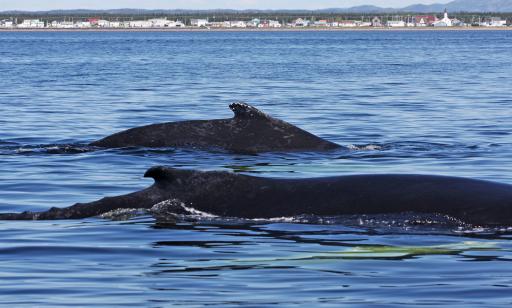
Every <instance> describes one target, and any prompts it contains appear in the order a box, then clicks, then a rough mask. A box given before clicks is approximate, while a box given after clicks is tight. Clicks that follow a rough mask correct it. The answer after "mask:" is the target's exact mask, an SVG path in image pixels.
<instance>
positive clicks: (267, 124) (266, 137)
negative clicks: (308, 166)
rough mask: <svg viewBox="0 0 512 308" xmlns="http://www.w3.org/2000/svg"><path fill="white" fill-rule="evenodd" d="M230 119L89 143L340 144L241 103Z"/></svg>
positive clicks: (253, 148) (238, 147)
mask: <svg viewBox="0 0 512 308" xmlns="http://www.w3.org/2000/svg"><path fill="white" fill-rule="evenodd" d="M229 107H230V108H231V110H232V111H233V112H234V114H235V116H234V117H233V118H231V119H219V120H196V121H182V122H170V123H162V124H153V125H148V126H143V127H137V128H132V129H128V130H126V131H122V132H119V133H116V134H114V135H111V136H108V137H106V138H104V139H101V140H98V141H96V142H93V143H91V145H92V146H98V147H106V148H119V147H131V146H142V147H188V148H199V149H216V148H217V149H223V150H227V151H232V152H237V153H260V152H280V151H325V150H330V149H336V148H339V147H340V146H339V145H337V144H335V143H332V142H329V141H326V140H324V139H322V138H320V137H317V136H315V135H313V134H311V133H308V132H307V131H304V130H302V129H300V128H298V127H296V126H294V125H291V124H289V123H287V122H285V121H282V120H278V119H274V118H272V117H270V116H269V115H266V114H265V113H263V112H261V111H259V110H258V109H256V108H254V107H252V106H250V105H247V104H243V103H233V104H231V105H230V106H229Z"/></svg>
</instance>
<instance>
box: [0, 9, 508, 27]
mask: <svg viewBox="0 0 512 308" xmlns="http://www.w3.org/2000/svg"><path fill="white" fill-rule="evenodd" d="M507 28H508V29H512V22H510V21H508V20H506V19H503V18H502V17H492V16H488V17H484V18H481V17H478V18H475V17H472V18H471V20H465V19H464V18H460V19H459V18H450V17H449V15H448V12H447V11H446V10H445V12H444V14H443V15H442V17H438V16H437V15H407V16H386V17H385V18H384V17H379V16H373V17H366V18H364V17H363V18H361V19H360V20H355V19H351V20H345V19H344V18H339V17H338V18H337V17H331V18H329V19H319V20H313V18H312V19H307V18H297V19H294V20H293V21H291V22H286V21H284V20H281V21H279V20H272V19H259V18H253V19H251V20H248V21H244V20H225V21H209V19H208V18H205V19H189V20H186V21H181V20H179V19H178V20H171V19H168V18H167V17H161V18H149V19H140V20H137V19H134V18H132V19H131V20H124V21H119V20H107V19H101V18H76V17H64V16H62V17H61V18H59V19H41V18H39V19H21V18H8V19H3V20H0V30H113V31H115V30H148V29H149V30H200V31H207V30H281V29H285V30H337V29H342V30H355V29H364V30H369V29H438V30H439V29H457V30H462V29H507Z"/></svg>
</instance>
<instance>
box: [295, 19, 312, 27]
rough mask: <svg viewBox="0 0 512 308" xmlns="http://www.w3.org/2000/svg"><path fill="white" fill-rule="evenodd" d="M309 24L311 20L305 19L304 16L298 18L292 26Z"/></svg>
mask: <svg viewBox="0 0 512 308" xmlns="http://www.w3.org/2000/svg"><path fill="white" fill-rule="evenodd" d="M307 26H309V20H304V19H302V18H297V19H296V20H295V21H294V22H293V23H292V27H307Z"/></svg>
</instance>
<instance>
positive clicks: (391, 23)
mask: <svg viewBox="0 0 512 308" xmlns="http://www.w3.org/2000/svg"><path fill="white" fill-rule="evenodd" d="M386 26H388V27H390V28H401V27H405V21H403V20H388V22H387V23H386Z"/></svg>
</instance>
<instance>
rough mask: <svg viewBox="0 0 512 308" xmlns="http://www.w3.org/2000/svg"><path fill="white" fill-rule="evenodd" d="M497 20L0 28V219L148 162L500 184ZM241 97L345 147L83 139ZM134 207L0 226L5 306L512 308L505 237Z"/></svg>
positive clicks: (114, 191) (509, 116) (217, 112)
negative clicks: (230, 150) (470, 25)
mask: <svg viewBox="0 0 512 308" xmlns="http://www.w3.org/2000/svg"><path fill="white" fill-rule="evenodd" d="M511 50H512V32H509V31H462V32H457V31H447V32H443V31H420V32H412V31H407V32H400V31H397V32H394V31H390V32H268V33H267V32H211V33H202V32H194V33H181V32H178V33H176V32H173V33H162V32H158V33H151V32H145V33H129V32H120V33H117V32H116V33H95V32H87V33H46V32H43V33H31V32H17V33H16V32H8V33H7V32H1V33H0V72H1V74H0V76H1V81H0V108H1V109H0V127H1V129H0V212H11V211H16V212H18V211H25V210H45V209H48V208H50V207H52V206H67V205H70V204H73V203H75V202H88V201H93V200H97V199H99V198H101V197H103V196H107V195H119V194H123V193H127V192H132V191H135V190H138V189H141V188H143V187H146V186H148V185H150V184H151V181H150V180H148V179H144V178H143V177H142V175H143V173H144V171H145V170H146V169H147V168H149V167H151V166H154V165H159V164H164V165H169V166H175V167H184V168H195V169H202V170H230V171H233V172H245V173H249V174H258V175H261V176H271V177H293V178H295V177H312V176H325V175H344V174H361V173H390V172H392V173H425V174H443V175H452V176H465V177H471V178H479V179H486V180H493V181H498V182H504V183H511V184H512V109H511V108H512V98H511V94H510V93H512V82H511V78H512V62H511V61H510V59H511V55H512V54H511ZM237 100H241V101H246V102H248V103H251V104H254V105H256V106H257V107H259V108H261V109H262V110H264V111H266V112H268V113H270V114H272V115H273V116H275V117H279V118H282V119H284V120H286V121H289V122H291V123H294V124H296V125H298V126H300V127H302V128H304V129H307V130H309V131H311V132H313V133H315V134H317V135H320V136H322V137H324V138H327V139H329V140H332V141H334V142H337V143H339V144H341V145H344V146H346V147H348V149H347V150H340V151H336V152H333V153H327V154H313V153H304V154H297V153H295V154H282V153H273V154H262V155H257V156H245V155H231V154H226V153H210V152H206V151H192V150H177V149H153V150H150V149H128V150H127V149H125V150H103V151H88V148H87V147H86V146H84V145H85V144H87V143H88V142H91V141H93V140H96V139H98V138H101V137H103V136H106V135H108V134H111V133H114V132H117V131H119V130H122V129H126V128H130V127H134V126H140V125H143V124H149V123H156V122H164V121H178V120H185V119H211V118H225V117H230V116H231V112H230V111H229V109H228V108H227V105H228V104H229V103H231V102H233V101H237ZM309 222H310V223H308V224H301V223H300V221H299V220H288V221H279V220H276V221H203V222H199V223H189V222H182V223H178V224H163V223H159V222H156V221H155V220H154V219H153V218H151V217H149V216H136V217H133V218H130V219H128V220H122V221H112V220H102V219H96V218H94V219H87V220H79V221H56V222H0V299H1V303H3V304H5V305H9V306H12V305H19V306H51V307H55V306H59V305H61V306H70V305H76V306H86V305H91V306H93V305H96V306H100V307H106V306H137V307H138V306H152V307H160V306H168V305H171V304H174V305H186V306H206V305H209V306H220V307H227V306H238V305H243V306H255V307H261V306H272V305H280V306H307V307H311V306H314V307H316V306H333V307H339V306H340V305H341V304H352V305H354V306H361V307H363V306H367V305H370V304H380V305H389V306H395V305H405V306H409V305H412V304H418V305H441V304H444V305H450V306H460V307H467V306H468V305H472V306H477V305H479V306H482V305H485V306H500V305H503V306H508V305H510V304H512V295H511V294H512V293H511V288H512V263H511V261H512V241H511V239H512V232H511V230H485V229H466V228H463V227H460V226H444V225H436V224H434V225H428V224H427V225H410V224H406V223H405V224H404V223H402V222H397V221H394V219H393V218H390V219H384V218H382V219H381V220H368V219H365V218H363V219H361V220H356V221H347V222H346V223H344V222H340V221H337V222H334V223H333V222H332V221H322V222H323V224H318V223H312V222H311V221H309Z"/></svg>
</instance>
